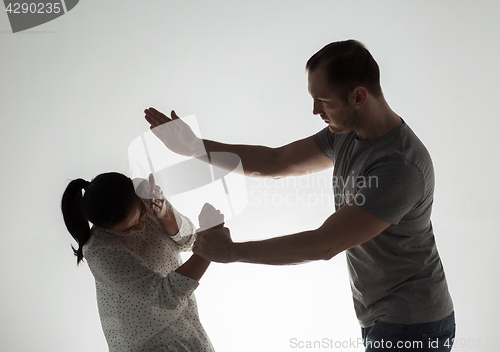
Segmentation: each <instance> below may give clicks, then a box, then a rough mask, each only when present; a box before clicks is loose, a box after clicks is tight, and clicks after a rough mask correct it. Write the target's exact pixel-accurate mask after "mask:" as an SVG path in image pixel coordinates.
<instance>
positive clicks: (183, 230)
mask: <svg viewBox="0 0 500 352" xmlns="http://www.w3.org/2000/svg"><path fill="white" fill-rule="evenodd" d="M165 203H166V204H167V206H168V207H170V208H171V209H173V210H175V208H174V207H173V206H172V204H170V202H169V201H168V200H166V199H165ZM175 211H176V212H177V213H178V214H179V216H180V218H181V224H180V226H179V232H177V233H176V234H175V235H174V236H171V237H170V238H171V239H173V240H174V241H175V242H177V244H178V245H179V246H180V250H182V251H188V250H190V249H191V247H192V246H193V243H194V241H195V240H196V227H195V226H194V224H193V222H192V221H191V220H190V219H189V218H188V217H186V216H185V215H183V214H181V213H179V212H178V211H177V210H175Z"/></svg>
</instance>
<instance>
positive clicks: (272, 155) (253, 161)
mask: <svg viewBox="0 0 500 352" xmlns="http://www.w3.org/2000/svg"><path fill="white" fill-rule="evenodd" d="M203 144H204V146H205V150H206V151H207V153H208V157H209V159H210V160H209V162H210V163H211V164H212V165H214V166H217V167H220V168H222V169H225V170H231V171H233V170H234V168H235V166H236V165H235V163H237V162H238V161H237V160H235V159H234V157H231V155H224V153H232V154H235V155H237V156H238V157H239V158H240V160H241V164H242V167H243V173H244V174H245V175H246V176H252V174H253V176H275V175H277V174H278V173H279V160H277V158H276V151H275V149H274V148H270V147H264V146H258V145H239V144H225V143H219V142H214V141H210V140H206V139H204V140H203ZM199 159H202V160H203V161H208V160H207V159H206V158H203V157H201V158H199Z"/></svg>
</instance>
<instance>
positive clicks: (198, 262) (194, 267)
mask: <svg viewBox="0 0 500 352" xmlns="http://www.w3.org/2000/svg"><path fill="white" fill-rule="evenodd" d="M210 263H211V262H210V261H209V260H206V259H203V258H202V257H200V256H199V255H198V254H193V255H192V256H191V258H189V259H188V260H187V261H186V262H185V263H184V264H182V265H181V266H180V267H179V268H177V270H175V272H177V273H178V274H181V275H184V276H187V277H190V278H191V279H193V280H196V281H200V279H201V277H202V276H203V274H205V271H206V270H207V268H208V266H209V265H210Z"/></svg>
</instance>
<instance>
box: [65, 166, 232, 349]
mask: <svg viewBox="0 0 500 352" xmlns="http://www.w3.org/2000/svg"><path fill="white" fill-rule="evenodd" d="M135 181H136V180H134V182H133V181H132V180H131V179H130V178H128V177H126V176H124V175H122V174H119V173H105V174H101V175H99V176H97V177H95V178H94V179H93V180H92V182H88V181H86V180H83V179H76V180H73V181H71V182H70V183H69V184H68V186H67V188H66V190H65V192H64V194H63V198H62V202H61V209H62V213H63V217H64V222H65V224H66V227H67V228H68V231H69V232H70V234H71V235H72V236H73V238H74V239H75V240H76V242H77V243H78V246H79V247H78V249H75V248H73V251H74V252H75V255H76V256H77V263H80V262H81V261H82V260H83V258H85V259H86V261H87V263H88V265H89V267H90V270H91V271H92V274H93V275H94V278H95V282H96V290H97V304H98V308H99V315H100V318H101V324H102V328H103V331H104V335H105V336H106V340H107V343H108V345H109V351H120V352H125V351H134V352H135V351H189V352H194V351H213V347H212V345H211V343H210V340H209V338H208V336H207V334H206V333H205V330H204V329H203V327H202V325H201V323H200V320H199V317H198V311H197V307H196V301H195V298H194V295H192V293H193V291H194V290H195V288H196V287H197V286H198V281H199V280H200V278H201V277H202V275H203V274H204V272H205V270H206V269H207V268H208V265H209V264H210V262H209V261H207V260H205V259H203V258H201V257H199V256H197V255H196V254H193V255H192V256H191V258H190V259H189V260H188V261H186V262H185V263H184V264H182V263H181V259H180V256H179V252H181V251H185V250H188V249H190V247H191V245H192V244H193V242H194V240H195V237H196V234H195V227H194V225H193V223H192V222H191V221H190V220H189V219H188V218H186V217H185V216H183V215H181V214H179V213H178V212H177V211H176V210H175V209H173V208H172V206H171V205H170V203H169V202H168V201H167V200H166V199H164V198H163V195H162V192H161V190H160V189H159V187H158V186H155V185H154V179H153V178H152V175H151V176H150V182H149V184H148V182H147V181H146V180H139V181H138V182H135ZM82 191H83V195H82ZM145 198H150V199H149V200H147V199H145ZM207 219H210V220H207ZM214 219H215V220H214ZM205 221H208V222H209V223H222V222H223V215H222V214H220V212H219V211H217V210H215V209H214V208H213V207H211V206H210V205H205V207H204V209H203V210H202V213H201V214H200V222H205ZM89 222H91V223H92V224H93V226H92V228H90V226H89ZM200 226H202V225H201V224H200ZM181 264H182V265H181Z"/></svg>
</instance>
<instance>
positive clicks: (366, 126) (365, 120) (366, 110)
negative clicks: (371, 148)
mask: <svg viewBox="0 0 500 352" xmlns="http://www.w3.org/2000/svg"><path fill="white" fill-rule="evenodd" d="M359 114H360V119H359V120H360V121H359V126H358V127H357V128H355V130H354V131H355V132H356V135H357V138H358V139H359V140H361V141H370V140H374V139H377V138H380V137H382V136H384V135H385V134H387V133H389V132H390V131H392V130H393V129H394V128H396V127H398V126H400V125H401V124H402V123H403V120H402V119H401V117H399V116H398V115H397V114H396V113H395V112H394V111H392V109H391V108H390V107H389V105H388V104H387V102H386V101H385V99H383V98H380V99H376V100H373V101H371V102H369V103H367V104H365V105H364V106H363V107H362V108H361V109H360V111H359Z"/></svg>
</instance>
